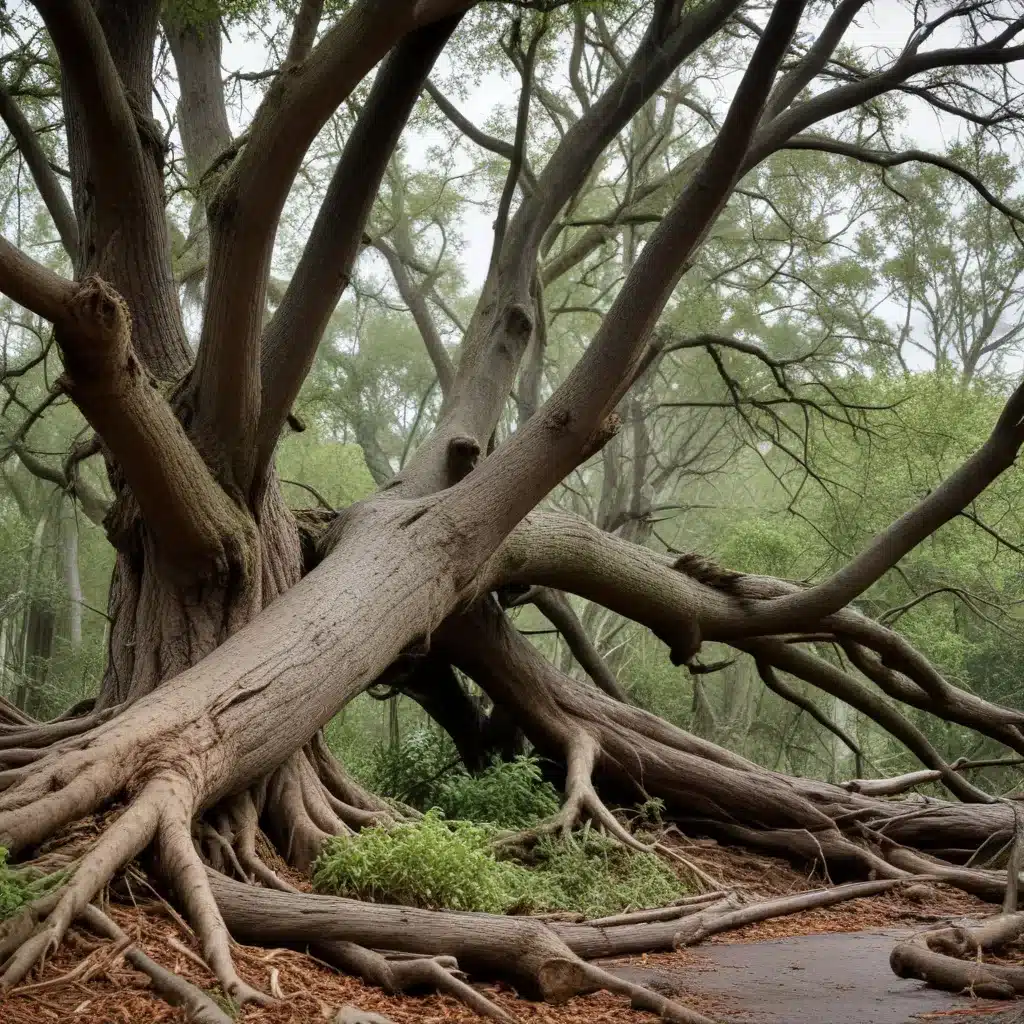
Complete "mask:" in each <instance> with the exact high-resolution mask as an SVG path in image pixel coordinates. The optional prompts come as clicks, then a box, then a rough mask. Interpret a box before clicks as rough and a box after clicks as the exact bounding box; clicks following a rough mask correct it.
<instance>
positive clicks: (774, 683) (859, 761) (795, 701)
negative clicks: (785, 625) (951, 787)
mask: <svg viewBox="0 0 1024 1024" xmlns="http://www.w3.org/2000/svg"><path fill="white" fill-rule="evenodd" d="M757 672H758V675H759V676H760V677H761V681H762V682H763V683H764V685H765V686H767V687H768V689H769V690H771V691H772V693H775V694H777V695H778V696H780V697H781V698H782V699H783V700H785V701H788V702H789V703H790V704H792V705H793V706H794V707H798V708H800V710H801V711H805V712H806V713H807V714H809V715H810V716H811V718H813V719H814V720H815V721H816V722H817V723H818V724H819V725H822V726H824V727H825V728H826V729H828V731H829V732H830V733H832V734H833V735H835V736H837V737H838V738H839V739H840V740H842V742H843V743H845V744H846V746H847V747H849V749H850V751H851V753H852V754H853V756H854V758H855V759H856V761H855V763H856V772H857V774H858V775H860V774H861V773H862V772H863V770H864V768H863V760H864V752H863V751H862V750H861V749H860V745H859V744H858V743H857V741H856V740H855V739H854V738H853V737H852V736H851V735H850V734H849V733H848V732H847V731H846V730H845V729H843V728H841V727H840V726H838V725H837V724H836V723H835V722H833V721H832V719H831V718H829V717H828V715H826V714H825V712H824V711H822V710H821V708H819V707H818V705H817V704H815V703H814V701H813V700H811V699H810V698H808V697H805V696H804V695H803V694H802V693H798V692H797V691H796V690H794V689H793V688H792V687H791V686H790V685H789V684H788V683H786V682H785V681H784V680H783V679H780V678H779V675H778V673H777V672H776V671H775V669H774V668H773V667H772V666H771V664H770V663H769V662H767V661H758V662H757ZM935 775H936V778H941V777H942V776H941V773H939V772H936V773H935Z"/></svg>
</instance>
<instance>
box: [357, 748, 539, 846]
mask: <svg viewBox="0 0 1024 1024" xmlns="http://www.w3.org/2000/svg"><path fill="white" fill-rule="evenodd" d="M354 768H355V770H356V772H357V774H358V775H359V777H360V779H361V781H362V782H364V783H365V784H366V786H367V787H368V788H369V789H370V790H372V791H373V792H374V793H379V794H380V795H381V796H384V797H387V798H389V799H391V800H397V801H399V802H400V803H404V804H408V805H409V806H410V807H415V808H416V809H417V810H420V811H428V810H430V808H431V807H438V808H440V809H441V810H442V811H443V812H444V815H445V817H446V818H451V819H453V820H454V819H457V820H460V821H462V820H465V821H485V822H491V823H493V824H495V825H501V826H503V827H504V828H526V827H527V826H529V825H533V824H535V823H536V822H537V821H539V820H540V819H541V818H546V817H548V815H551V814H554V813H555V811H557V810H558V793H557V792H556V791H555V788H554V786H552V785H551V783H549V782H545V781H544V779H543V777H542V776H541V772H540V767H539V766H538V764H537V761H536V760H535V759H534V758H530V757H517V758H515V759H514V760H512V761H501V760H497V759H496V760H495V761H494V762H493V763H492V764H491V765H490V766H489V767H488V768H486V769H485V770H484V771H483V772H481V773H480V774H479V775H470V774H469V773H468V772H467V771H466V770H465V769H464V768H463V767H462V766H461V764H460V763H459V755H458V752H457V751H456V750H455V745H454V744H453V743H452V741H451V739H450V738H449V737H448V736H447V735H446V734H443V733H442V734H440V735H439V734H438V733H437V732H434V731H432V730H430V729H415V730H413V731H412V732H410V733H409V734H408V735H407V736H405V737H404V738H403V739H402V742H401V743H399V744H398V745H397V746H391V745H388V744H381V745H380V746H378V747H377V748H375V749H374V751H373V752H372V753H371V754H370V757H369V759H368V761H367V762H366V763H365V764H363V765H361V766H354Z"/></svg>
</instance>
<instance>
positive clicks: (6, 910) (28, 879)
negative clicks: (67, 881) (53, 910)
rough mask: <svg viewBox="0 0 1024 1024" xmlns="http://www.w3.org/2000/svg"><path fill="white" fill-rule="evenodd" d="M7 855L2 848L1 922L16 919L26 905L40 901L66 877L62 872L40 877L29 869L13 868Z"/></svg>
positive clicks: (5, 850)
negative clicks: (15, 916) (41, 897)
mask: <svg viewBox="0 0 1024 1024" xmlns="http://www.w3.org/2000/svg"><path fill="white" fill-rule="evenodd" d="M7 855H8V853H7V849H6V848H5V847H3V846H0V921H4V920H6V919H7V918H9V917H14V915H15V914H17V913H18V911H19V910H21V908H22V907H23V906H25V904H27V903H31V902H32V901H33V900H35V899H38V898H39V897H40V896H42V895H43V894H44V893H45V892H46V891H47V890H48V889H52V888H53V886H54V885H57V884H58V883H59V882H60V881H61V880H62V879H63V877H64V875H63V873H61V872H59V873H57V874H55V875H45V876H42V877H40V876H39V875H38V873H36V872H33V871H30V870H27V869H18V868H12V867H11V866H10V865H9V864H8V863H7Z"/></svg>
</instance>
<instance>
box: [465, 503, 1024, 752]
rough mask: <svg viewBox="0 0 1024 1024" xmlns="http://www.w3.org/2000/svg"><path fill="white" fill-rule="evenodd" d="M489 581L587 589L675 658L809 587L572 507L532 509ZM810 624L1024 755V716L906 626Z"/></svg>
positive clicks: (896, 686)
mask: <svg viewBox="0 0 1024 1024" xmlns="http://www.w3.org/2000/svg"><path fill="white" fill-rule="evenodd" d="M482 583H483V585H486V586H488V587H495V586H501V585H503V584H515V585H526V586H530V585H540V586H550V587H557V588H559V589H561V590H565V591H568V592H570V593H574V594H578V595H579V596H580V597H585V598H587V599H588V600H590V601H594V602H596V603H598V604H600V605H602V606H603V607H606V608H609V609H611V610H612V611H615V612H617V613H618V614H620V615H622V616H625V617H626V618H629V619H632V620H634V621H636V622H640V623H642V624H643V625H645V626H647V627H648V628H649V629H650V630H651V631H652V632H653V633H654V634H655V635H656V636H657V637H658V638H659V639H661V640H662V641H663V642H664V643H665V644H666V645H668V647H669V650H670V652H671V656H672V660H673V661H674V662H675V663H676V664H683V663H688V662H690V661H691V659H692V658H693V656H694V654H696V652H697V650H698V649H699V647H700V645H701V643H702V642H703V641H721V642H724V643H731V644H736V645H738V646H741V647H742V646H744V645H745V643H746V641H745V640H744V638H745V637H749V636H751V635H752V634H753V635H755V636H757V635H764V633H765V632H767V631H765V630H761V629H759V628H757V625H756V624H757V623H758V621H759V616H760V608H761V607H762V606H766V605H770V604H771V603H772V602H773V601H774V600H777V599H779V598H780V597H781V596H782V595H797V596H802V595H803V594H805V593H807V591H806V590H801V589H800V588H798V587H796V586H795V585H794V584H789V583H785V582H783V581H781V580H775V579H772V578H770V577H761V576H744V575H742V574H739V573H732V572H729V571H728V570H725V569H721V568H719V567H717V566H715V565H714V564H713V563H710V562H707V561H706V560H704V559H701V558H699V557H697V556H692V555H687V556H682V557H681V558H678V559H674V560H673V559H668V558H665V557H663V556H659V555H657V554H655V553H654V552H652V551H650V550H648V549H646V548H643V547H641V546H639V545H636V544H631V543H629V542H627V541H624V540H622V539H621V538H618V537H613V536H610V535H608V534H606V533H604V532H602V531H601V530H599V529H598V528H597V527H596V526H594V525H592V524H591V523H589V522H587V521H586V520H584V519H582V518H580V517H577V516H573V515H571V514H568V513H564V512H534V513H531V514H530V515H529V516H527V517H526V518H525V519H524V521H523V522H522V523H521V524H520V525H519V526H518V527H517V528H516V530H514V531H513V533H512V534H511V535H510V536H509V538H508V540H507V541H506V543H505V545H504V546H503V547H502V549H501V550H500V551H499V552H498V553H497V555H496V556H495V557H494V558H493V559H492V561H491V562H490V563H489V564H488V566H487V567H486V568H485V570H484V571H483V573H482ZM808 623H809V628H810V630H811V631H820V632H824V633H826V634H829V635H835V636H836V637H837V638H838V639H839V640H840V641H841V642H844V645H845V646H847V647H848V648H850V649H851V650H852V651H853V653H854V655H855V657H856V660H855V664H856V665H857V667H858V669H860V670H861V671H863V672H864V673H865V674H866V675H867V677H868V678H869V679H870V680H871V681H872V682H874V683H875V684H876V685H877V686H879V688H880V689H882V691H883V692H884V693H885V694H886V695H887V696H889V697H892V698H893V699H895V700H898V701H901V702H902V703H905V704H910V705H911V706H913V707H916V708H919V709H921V710H923V711H927V712H929V713H930V714H933V715H936V716H937V717H940V718H942V719H944V720H946V721H951V722H957V723H959V724H962V725H964V726H966V727H968V728H972V729H975V730H977V731H978V732H981V733H982V734H984V735H986V736H990V737H991V738H992V739H995V740H997V741H998V742H1000V743H1003V744H1005V745H1007V746H1009V747H1010V748H1011V749H1013V750H1015V751H1017V752H1018V753H1024V731H1022V730H1024V714H1022V713H1021V712H1018V711H1013V710H1012V709H1009V708H1004V707H1000V706H999V705H996V704H992V703H990V702H988V701H986V700H984V699H982V698H980V697H978V696H977V695H975V694H972V693H969V692H968V691H966V690H962V689H960V688H959V687H956V686H954V685H952V684H951V683H949V682H948V681H947V680H945V679H944V678H943V677H942V676H941V674H940V673H938V672H937V670H936V669H935V668H934V666H932V665H931V664H930V663H929V662H928V661H927V659H925V658H923V657H922V656H921V655H920V653H918V652H917V651H916V650H914V648H913V647H912V646H911V645H910V644H909V643H908V642H907V641H906V640H905V639H904V638H903V637H901V636H900V635H899V634H898V633H895V632H893V631H892V630H890V629H888V628H886V627H885V626H884V625H882V624H881V623H877V622H874V621H872V620H870V619H867V618H865V617H864V616H863V615H861V614H859V613H858V612H856V611H855V610H853V609H849V608H846V609H843V610H842V611H840V612H838V613H834V614H826V612H825V610H824V609H823V610H822V614H821V615H820V616H818V617H815V618H813V619H812V620H808ZM858 651H863V654H862V655H858V654H857V652H858ZM773 663H779V662H777V661H776V660H774V659H773ZM830 692H831V691H830ZM862 710H865V711H867V709H866V707H865V708H862ZM915 742H916V741H915ZM922 749H923V748H922ZM929 767H935V768H938V767H940V766H939V765H938V764H931V765H929Z"/></svg>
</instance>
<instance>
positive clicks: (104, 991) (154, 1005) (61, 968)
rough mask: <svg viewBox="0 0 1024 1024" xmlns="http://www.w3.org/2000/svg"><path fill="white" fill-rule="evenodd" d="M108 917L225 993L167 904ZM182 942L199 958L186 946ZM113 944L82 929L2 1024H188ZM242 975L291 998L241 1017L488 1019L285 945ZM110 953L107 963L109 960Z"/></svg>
mask: <svg viewBox="0 0 1024 1024" xmlns="http://www.w3.org/2000/svg"><path fill="white" fill-rule="evenodd" d="M108 910H109V913H110V916H111V917H113V918H114V920H116V921H117V923H118V924H119V925H120V926H121V928H123V929H124V931H125V932H127V933H128V934H129V935H130V936H132V938H133V939H135V941H136V943H137V945H138V946H139V947H140V948H142V949H143V950H144V951H145V952H146V953H147V954H148V955H149V956H150V957H152V958H153V959H154V960H156V961H157V962H158V963H160V964H162V965H163V966H164V967H168V968H171V969H173V970H175V971H176V972H177V973H179V974H181V975H182V976H184V977H186V978H188V980H189V981H191V982H193V983H194V984H196V985H198V986H199V987H200V988H203V989H205V990H206V991H207V992H211V991H219V990H217V989H216V982H215V980H214V978H213V975H211V974H210V972H209V971H208V970H207V969H206V968H205V966H203V965H202V963H201V962H200V961H199V949H198V945H197V943H196V942H195V940H194V937H193V936H192V935H191V934H190V933H187V932H184V931H183V930H182V927H181V926H180V925H179V924H178V922H176V921H174V920H173V919H172V918H171V917H170V916H169V915H168V913H167V912H166V911H165V910H164V908H162V907H161V906H160V905H159V904H156V903H154V904H150V905H146V906H141V907H121V906H113V905H111V906H110V907H109V908H108ZM178 945H180V946H184V947H185V948H186V949H187V950H189V951H191V953H192V954H193V956H194V957H195V959H193V958H192V957H191V956H189V955H188V954H187V953H185V952H182V951H181V950H180V949H179V948H177V947H178ZM109 952H110V944H109V943H99V942H98V941H94V940H93V939H92V937H91V936H89V937H86V936H84V935H81V934H80V933H78V932H74V933H72V935H71V936H70V938H69V940H68V941H67V942H65V943H64V945H63V946H62V947H61V948H60V949H59V950H58V951H57V953H56V955H55V956H54V957H53V958H52V959H51V960H49V961H47V963H46V964H45V966H44V967H43V969H42V971H41V972H37V973H36V974H35V975H34V976H33V977H32V978H31V979H30V980H29V982H28V983H27V984H26V985H23V986H20V987H19V988H17V989H14V990H13V991H12V992H10V993H9V994H7V995H6V996H0V1021H3V1024H45V1022H49V1021H53V1022H55V1024H57V1022H59V1024H64V1022H76V1024H77V1022H81V1024H120V1022H122V1021H123V1022H124V1024H181V1022H184V1020H185V1015H184V1012H183V1011H182V1010H179V1009H175V1008H174V1007H172V1006H169V1005H168V1004H167V1003H165V1002H164V1001H163V1000H162V999H161V998H160V996H158V995H156V994H154V993H152V992H151V991H150V986H149V979H148V978H147V977H146V976H145V975H143V974H140V973H138V972H137V971H135V970H134V969H133V968H132V967H131V966H129V965H128V964H127V963H126V962H125V961H124V960H123V959H122V958H120V957H118V958H116V959H114V960H113V961H111V960H110V958H109V955H108V956H106V957H104V954H105V953H106V954H109ZM234 952H235V963H236V965H237V968H238V973H239V974H240V975H241V976H242V978H243V979H244V980H245V981H247V982H248V983H249V984H251V985H254V986H256V987H257V988H260V989H262V990H263V991H265V992H267V991H270V990H271V987H272V985H273V981H272V978H271V975H272V973H274V972H276V984H277V986H278V987H279V989H280V991H281V992H282V993H283V994H284V999H283V1000H281V1001H280V1002H279V1003H278V1004H277V1005H275V1006H273V1007H262V1006H246V1007H244V1008H243V1009H242V1011H241V1013H240V1014H239V1015H238V1017H237V1018H236V1019H237V1020H238V1021H240V1022H242V1024H307V1022H308V1024H314V1022H316V1021H330V1020H332V1019H333V1017H334V1015H335V1014H336V1013H337V1011H338V1010H339V1009H340V1008H341V1007H342V1006H344V1005H346V1004H350V1005H352V1006H356V1007H358V1008H359V1009H361V1010H370V1011H372V1012H374V1013H379V1014H383V1015H385V1016H387V1017H390V1018H391V1019H392V1020H393V1021H395V1024H414V1022H415V1024H460V1022H471V1021H472V1022H477V1021H482V1020H484V1019H485V1018H483V1017H480V1016H478V1015H477V1014H475V1013H473V1012H472V1011H471V1010H468V1009H467V1008H466V1007H465V1006H463V1005H462V1004H461V1003H458V1002H456V1001H455V1000H453V999H451V998H449V997H447V996H438V995H425V996H415V997H410V996H388V995H386V994H385V993H384V992H383V991H381V990H380V989H377V988H374V987H372V986H370V985H366V984H364V983H363V982H361V981H359V980H358V979H356V978H350V977H347V976H345V975H342V974H339V973H338V972H337V971H335V970H333V969H331V968H330V967H327V966H326V965H323V964H320V963H319V962H317V961H316V960H314V959H312V958H311V957H309V956H306V955H304V954H302V953H297V952H294V951H292V950H287V949H263V948H261V947H252V946H236V947H235V951H234ZM88 956H92V957H93V960H94V961H96V962H98V966H99V969H98V970H97V971H96V972H95V973H94V974H91V976H88V977H87V980H86V982H85V983H82V981H79V980H74V979H72V980H68V981H65V982H60V981H58V979H60V978H61V977H62V976H63V975H66V974H68V973H69V972H71V971H72V970H74V969H75V968H76V967H79V966H80V965H81V963H82V961H83V958H84V957H88ZM105 961H106V962H105ZM40 981H43V982H51V983H54V984H52V986H50V987H47V988H45V989H41V990H40V989H38V988H37V989H33V988H32V986H33V985H35V984H37V983H38V982H40ZM483 991H485V992H486V994H487V995H488V996H489V997H490V998H491V999H493V1000H494V1001H495V1002H496V1003H498V1005H500V1006H502V1007H503V1008H504V1009H505V1010H507V1011H508V1012H509V1013H510V1014H512V1015H513V1016H515V1017H516V1018H518V1019H519V1020H521V1021H523V1022H537V1024H584V1022H586V1024H599V1022H600V1024H650V1021H651V1019H652V1018H651V1016H650V1014H645V1013H640V1012H637V1011H634V1010H630V1009H629V1005H628V1001H627V1000H626V999H624V998H623V997H620V996H614V995H611V994H609V993H604V992H599V993H595V994H594V995H590V996H585V997H579V998H576V999H573V1000H571V1001H570V1002H568V1003H566V1004H565V1005H563V1006H557V1007H556V1006H549V1005H546V1004H543V1003H532V1002H527V1001H525V1000H520V999H518V998H517V996H516V993H515V992H513V991H512V990H511V989H509V988H507V987H504V986H487V987H485V988H483ZM676 998H678V999H679V1001H680V1002H683V1003H685V1004H686V1005H688V1006H690V1007H692V1008H693V1009H697V1010H701V1011H702V1012H704V1013H706V1014H708V1015H711V1016H714V1014H715V1013H716V1011H718V1012H721V1011H723V1009H725V1008H726V1007H724V1005H723V1000H722V999H720V998H714V997H709V996H706V995H697V994H691V993H685V992H680V993H679V994H678V995H677V996H676Z"/></svg>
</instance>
